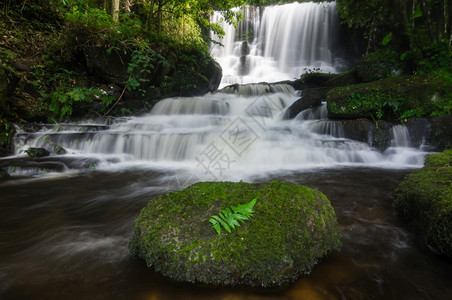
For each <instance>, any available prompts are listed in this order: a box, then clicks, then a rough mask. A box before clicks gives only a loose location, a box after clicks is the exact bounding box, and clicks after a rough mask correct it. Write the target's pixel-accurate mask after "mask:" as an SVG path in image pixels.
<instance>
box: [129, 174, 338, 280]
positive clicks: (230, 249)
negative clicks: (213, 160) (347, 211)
mask: <svg viewBox="0 0 452 300" xmlns="http://www.w3.org/2000/svg"><path fill="white" fill-rule="evenodd" d="M254 198H257V202H256V204H255V206H254V211H255V212H254V215H253V217H252V218H251V219H250V220H249V221H247V222H245V223H244V224H242V226H241V227H239V228H237V229H236V230H234V231H233V232H232V233H224V232H222V234H221V235H217V233H216V232H215V230H214V229H212V227H211V225H210V223H209V221H208V220H209V218H210V216H211V215H213V214H217V213H218V212H219V211H220V210H221V209H224V208H227V207H229V206H231V205H237V204H243V203H247V202H249V201H250V200H252V199H254ZM340 245H341V243H340V233H339V230H338V227H337V222H336V216H335V213H334V210H333V208H332V207H331V205H330V203H329V201H328V199H327V198H326V197H325V196H324V195H323V194H321V193H320V192H318V191H316V190H312V189H310V188H308V187H304V186H299V185H295V184H290V183H284V182H277V181H273V182H270V183H266V184H250V183H244V182H239V183H233V182H204V183H197V184H195V185H192V186H190V187H188V188H186V189H185V190H183V191H178V192H172V193H169V194H165V195H161V196H159V197H157V198H156V199H154V200H152V201H151V202H149V204H148V205H147V207H146V208H144V209H143V210H142V212H141V214H140V216H139V217H138V218H137V220H136V225H135V234H134V236H133V238H132V240H131V242H130V250H131V252H132V254H134V255H137V256H139V257H142V258H143V259H145V260H146V262H147V264H148V265H152V266H154V267H155V269H156V270H157V271H159V272H161V273H162V274H164V275H166V276H169V277H171V278H173V279H176V280H184V281H190V282H202V283H207V284H217V285H233V284H247V285H253V286H273V285H280V284H282V283H285V282H290V281H293V280H295V279H296V278H298V277H299V276H300V275H302V274H307V273H309V272H310V271H311V269H312V267H313V266H314V265H315V264H316V263H317V262H318V261H319V260H320V259H321V258H322V257H323V256H324V255H326V254H327V253H328V252H330V251H333V250H337V249H339V248H340Z"/></svg>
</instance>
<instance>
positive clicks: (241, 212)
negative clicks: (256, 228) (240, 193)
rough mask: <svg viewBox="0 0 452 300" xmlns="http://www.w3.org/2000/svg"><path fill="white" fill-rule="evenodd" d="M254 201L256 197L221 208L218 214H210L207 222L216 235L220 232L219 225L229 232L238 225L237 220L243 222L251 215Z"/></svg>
mask: <svg viewBox="0 0 452 300" xmlns="http://www.w3.org/2000/svg"><path fill="white" fill-rule="evenodd" d="M256 201H257V199H253V200H251V201H250V202H248V203H246V204H239V205H237V206H234V205H231V206H230V207H228V208H226V209H223V210H222V211H221V212H220V213H219V214H218V215H213V216H211V217H210V219H209V222H210V223H211V224H212V227H213V229H215V231H216V232H217V233H218V235H220V233H221V227H223V228H224V229H225V230H226V231H227V232H229V233H231V232H232V230H234V229H235V227H236V226H238V227H239V226H240V223H239V221H240V222H245V221H247V220H249V219H250V218H251V217H252V216H253V212H254V211H253V207H254V204H256Z"/></svg>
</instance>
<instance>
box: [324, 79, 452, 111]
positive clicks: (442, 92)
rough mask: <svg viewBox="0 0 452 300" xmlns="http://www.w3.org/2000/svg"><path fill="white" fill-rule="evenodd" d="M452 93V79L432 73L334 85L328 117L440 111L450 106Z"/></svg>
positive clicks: (329, 97) (330, 94)
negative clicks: (340, 85)
mask: <svg viewBox="0 0 452 300" xmlns="http://www.w3.org/2000/svg"><path fill="white" fill-rule="evenodd" d="M451 95H452V90H451V88H450V83H448V82H447V80H444V79H441V78H439V77H435V76H433V75H416V76H397V77H391V78H386V79H382V80H378V81H373V82H368V83H359V84H352V85H348V86H343V87H336V88H333V89H331V90H330V91H329V92H328V95H327V103H328V104H327V105H328V117H329V118H332V119H359V118H367V119H370V120H377V119H385V120H393V119H399V118H406V117H413V116H416V117H424V116H430V115H432V114H436V115H438V114H440V113H441V112H442V110H444V109H445V108H448V107H449V106H450V101H451Z"/></svg>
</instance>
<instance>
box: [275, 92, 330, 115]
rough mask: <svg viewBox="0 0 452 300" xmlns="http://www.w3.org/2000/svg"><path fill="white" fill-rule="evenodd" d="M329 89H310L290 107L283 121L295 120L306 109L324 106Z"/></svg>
mask: <svg viewBox="0 0 452 300" xmlns="http://www.w3.org/2000/svg"><path fill="white" fill-rule="evenodd" d="M327 92H328V88H310V89H305V90H303V91H302V93H301V98H300V99H298V100H297V101H295V102H294V103H293V104H292V105H290V106H289V107H288V108H287V109H286V111H285V113H284V116H283V119H285V120H287V119H293V118H295V117H296V116H297V115H298V114H299V113H300V112H302V111H303V110H305V109H308V108H313V107H316V106H320V105H322V101H325V99H326V94H327Z"/></svg>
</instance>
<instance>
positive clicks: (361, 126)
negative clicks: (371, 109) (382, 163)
mask: <svg viewBox="0 0 452 300" xmlns="http://www.w3.org/2000/svg"><path fill="white" fill-rule="evenodd" d="M339 122H340V123H341V124H342V128H343V130H344V137H345V138H348V139H351V140H355V141H360V142H364V143H367V144H368V145H369V146H371V147H374V148H376V149H378V150H380V151H384V150H386V149H387V148H388V147H389V146H391V139H392V133H391V129H392V126H393V125H394V124H392V123H390V122H385V121H377V122H374V121H369V120H367V119H357V120H340V121H339Z"/></svg>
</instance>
